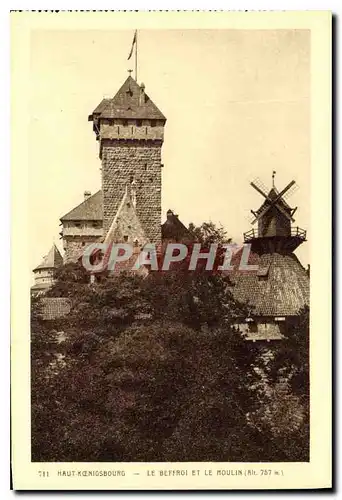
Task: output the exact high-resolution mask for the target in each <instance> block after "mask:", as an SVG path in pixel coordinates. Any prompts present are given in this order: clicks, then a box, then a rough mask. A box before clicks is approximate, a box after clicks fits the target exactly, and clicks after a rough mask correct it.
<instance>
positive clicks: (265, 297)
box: [228, 251, 310, 317]
mask: <svg viewBox="0 0 342 500" xmlns="http://www.w3.org/2000/svg"><path fill="white" fill-rule="evenodd" d="M240 259H241V251H240V252H238V253H237V254H236V255H235V256H234V258H233V259H232V265H233V266H234V270H232V271H229V272H228V275H229V277H230V280H231V282H232V286H231V289H230V290H231V293H232V294H233V296H234V298H235V299H236V300H238V301H239V302H242V303H244V304H246V305H247V307H248V308H249V309H250V312H251V315H252V316H253V315H255V316H275V317H277V316H296V315H297V314H298V312H299V311H300V309H302V308H303V307H304V306H308V305H309V298H310V281H309V276H308V273H307V271H306V270H305V269H304V267H303V266H302V264H301V263H300V262H299V260H298V258H297V257H296V255H295V254H293V253H284V254H281V253H264V254H261V255H258V254H257V253H254V252H253V253H251V254H250V256H249V261H248V264H249V265H257V266H258V270H255V271H250V270H248V271H247V270H246V271H242V270H239V264H240ZM234 263H236V264H235V265H234Z"/></svg>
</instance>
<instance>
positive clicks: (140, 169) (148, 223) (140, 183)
mask: <svg viewBox="0 0 342 500" xmlns="http://www.w3.org/2000/svg"><path fill="white" fill-rule="evenodd" d="M161 146H162V142H161V141H152V140H151V141H150V140H147V141H135V140H132V141H128V140H127V141H126V140H123V139H120V140H108V139H102V141H101V153H102V154H101V156H102V191H103V229H104V234H106V233H107V231H108V230H109V228H110V226H111V224H112V222H113V219H114V217H115V214H116V212H117V210H118V208H119V205H120V202H121V200H122V197H123V195H124V193H125V190H126V186H128V185H130V184H131V183H132V181H133V180H134V183H135V190H136V207H135V210H136V214H137V216H138V218H139V220H140V221H141V224H142V226H143V229H144V231H145V234H146V236H147V238H148V239H149V240H150V241H152V242H158V241H160V239H161V228H160V226H161Z"/></svg>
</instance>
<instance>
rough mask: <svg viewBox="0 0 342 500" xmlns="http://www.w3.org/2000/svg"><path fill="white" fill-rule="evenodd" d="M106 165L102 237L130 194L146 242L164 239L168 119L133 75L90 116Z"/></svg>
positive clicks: (103, 168) (103, 179)
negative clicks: (163, 171) (163, 158)
mask: <svg viewBox="0 0 342 500" xmlns="http://www.w3.org/2000/svg"><path fill="white" fill-rule="evenodd" d="M89 121H92V122H93V130H94V132H95V134H96V139H97V140H98V141H99V146H100V148H99V156H100V159H101V161H102V192H103V234H104V235H105V234H106V233H107V232H108V230H109V229H110V227H111V224H112V222H113V219H114V218H115V215H116V213H117V211H118V208H119V206H120V203H121V200H122V198H123V196H124V195H125V192H126V190H128V191H129V192H130V193H131V199H132V202H133V204H134V208H135V212H136V214H137V216H138V218H139V220H140V222H141V224H142V227H143V229H144V231H145V234H146V236H147V238H148V239H149V240H150V241H151V242H153V243H157V242H159V241H160V239H161V169H162V162H161V148H162V144H163V139H164V126H165V122H166V118H165V116H164V115H163V114H162V113H161V112H160V111H159V109H158V108H157V106H156V105H155V104H154V103H153V102H152V101H151V99H150V98H149V97H148V95H147V94H146V93H145V86H144V85H143V84H141V85H138V84H137V82H136V81H135V80H133V78H132V77H131V76H129V77H128V78H127V80H126V81H125V83H124V84H123V85H122V87H121V88H120V90H119V91H118V92H117V94H116V95H115V96H114V97H113V98H111V99H103V100H102V101H101V103H100V104H99V105H98V106H97V108H96V109H95V110H94V111H93V113H92V114H91V115H90V116H89Z"/></svg>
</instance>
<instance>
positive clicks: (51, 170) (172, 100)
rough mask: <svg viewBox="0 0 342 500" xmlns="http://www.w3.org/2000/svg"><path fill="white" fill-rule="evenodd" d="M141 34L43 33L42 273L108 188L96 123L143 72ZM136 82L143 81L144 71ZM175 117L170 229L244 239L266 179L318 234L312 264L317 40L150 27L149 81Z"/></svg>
mask: <svg viewBox="0 0 342 500" xmlns="http://www.w3.org/2000/svg"><path fill="white" fill-rule="evenodd" d="M132 39H133V31H128V30H115V31H104V30H94V31H91V30H65V31H59V30H36V31H32V33H31V46H30V73H29V75H30V78H29V81H28V82H27V86H28V90H29V115H30V120H29V207H28V210H29V221H30V222H29V224H30V228H29V234H30V238H31V240H30V265H31V268H32V269H33V268H34V267H35V266H36V265H38V264H39V263H40V261H41V259H42V257H43V256H44V255H46V254H47V252H48V250H49V248H50V247H51V245H52V243H53V242H55V243H56V244H57V246H58V247H59V249H60V250H62V242H61V240H60V239H59V231H60V226H59V223H60V221H59V218H60V217H62V216H63V215H64V214H65V213H67V212H68V211H70V210H71V209H72V208H74V206H76V205H78V204H79V203H80V202H81V201H82V200H83V192H84V191H85V190H89V191H91V192H92V193H95V192H96V191H97V190H98V189H100V187H101V171H100V167H101V162H100V160H99V157H98V142H97V141H96V140H95V135H94V133H93V131H92V123H91V122H88V115H89V114H91V112H92V111H93V110H94V109H95V107H96V106H97V105H98V104H99V102H100V101H101V100H102V98H103V97H112V96H114V95H115V94H116V92H117V91H118V90H119V88H120V87H121V85H122V83H123V82H124V81H125V79H126V78H127V76H128V73H127V70H128V69H134V61H133V58H132V59H131V60H130V61H127V57H128V54H129V51H130V48H131V42H132ZM133 75H134V74H133ZM141 82H144V84H145V86H146V93H147V94H148V95H149V97H150V98H151V99H152V100H153V102H154V103H155V104H156V105H157V106H158V107H159V109H160V110H161V111H162V112H163V114H164V115H165V116H166V118H167V123H166V127H165V136H164V144H163V148H162V163H163V164H164V168H163V171H162V176H163V177H162V183H163V184H162V221H163V220H165V218H166V211H167V210H168V209H169V208H170V209H172V210H173V211H174V212H175V213H177V214H179V217H180V219H181V220H182V222H183V223H184V224H188V223H189V222H194V223H195V224H200V223H201V222H203V221H208V220H212V221H213V222H215V223H217V224H222V225H223V226H224V227H225V229H226V230H227V233H228V236H229V237H231V238H233V240H234V241H237V242H241V241H242V235H243V232H245V231H248V230H249V229H250V228H252V227H254V226H251V224H250V216H251V213H250V211H251V209H252V210H256V209H258V208H259V206H260V205H261V204H262V201H263V200H262V198H261V196H260V195H259V194H258V193H257V192H256V191H255V190H254V189H253V188H252V187H251V186H250V182H251V181H253V180H255V179H260V181H261V182H262V184H263V185H265V186H266V187H267V188H270V187H271V183H272V171H273V170H275V171H276V177H275V184H276V187H277V188H278V189H279V191H280V190H281V189H282V188H283V187H285V186H286V185H287V184H288V183H289V182H290V181H291V180H292V179H293V180H295V181H296V185H297V190H296V191H295V192H293V194H292V195H291V197H290V198H289V199H288V200H287V201H288V203H289V204H290V205H291V206H293V207H296V206H298V210H297V212H296V214H295V219H296V221H295V223H294V225H295V226H297V225H298V226H299V227H302V228H304V229H307V230H308V240H309V241H308V242H307V243H304V244H303V245H301V246H300V247H299V249H298V250H297V251H296V253H297V255H298V257H299V258H300V260H301V262H302V264H303V265H304V266H307V264H308V263H310V252H309V249H310V227H309V222H310V201H309V200H310V32H309V31H307V30H271V29H270V30H141V31H139V32H138V83H141Z"/></svg>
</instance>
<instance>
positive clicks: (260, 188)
mask: <svg viewBox="0 0 342 500" xmlns="http://www.w3.org/2000/svg"><path fill="white" fill-rule="evenodd" d="M275 174H276V172H275V171H273V173H272V188H271V190H270V191H269V192H268V190H267V188H266V187H265V186H264V185H263V184H262V182H261V181H260V180H259V179H256V180H254V181H253V182H251V183H250V184H251V186H252V187H253V188H254V189H255V190H256V191H257V192H258V193H259V194H260V195H261V196H262V197H263V203H262V205H261V206H260V208H259V209H258V210H256V211H254V210H251V213H252V215H253V219H252V220H251V224H252V225H254V224H256V223H258V229H257V230H255V229H254V228H253V229H252V230H250V231H248V232H247V233H245V234H244V240H245V243H248V242H251V241H252V240H253V241H254V240H256V239H260V238H273V239H277V240H278V243H279V241H281V244H282V245H285V246H286V247H288V246H290V247H291V250H293V249H294V248H296V247H297V246H298V245H299V244H300V243H301V241H305V237H306V232H305V231H304V230H302V229H300V228H298V227H297V228H296V227H292V223H294V222H295V219H294V218H293V216H294V214H295V212H296V211H297V207H295V208H291V207H290V206H289V205H288V203H287V201H286V199H288V198H289V197H290V196H291V195H292V194H293V192H294V191H295V190H296V189H297V186H296V183H295V181H294V180H292V181H291V182H289V183H288V184H287V185H286V186H285V187H284V189H282V190H281V191H278V190H277V188H276V187H275V184H274V178H275ZM292 237H294V239H292ZM285 238H288V241H286V240H285ZM273 243H274V241H273ZM264 246H265V245H263V247H264ZM268 246H269V245H268ZM272 246H274V245H272ZM277 247H279V244H277Z"/></svg>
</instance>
